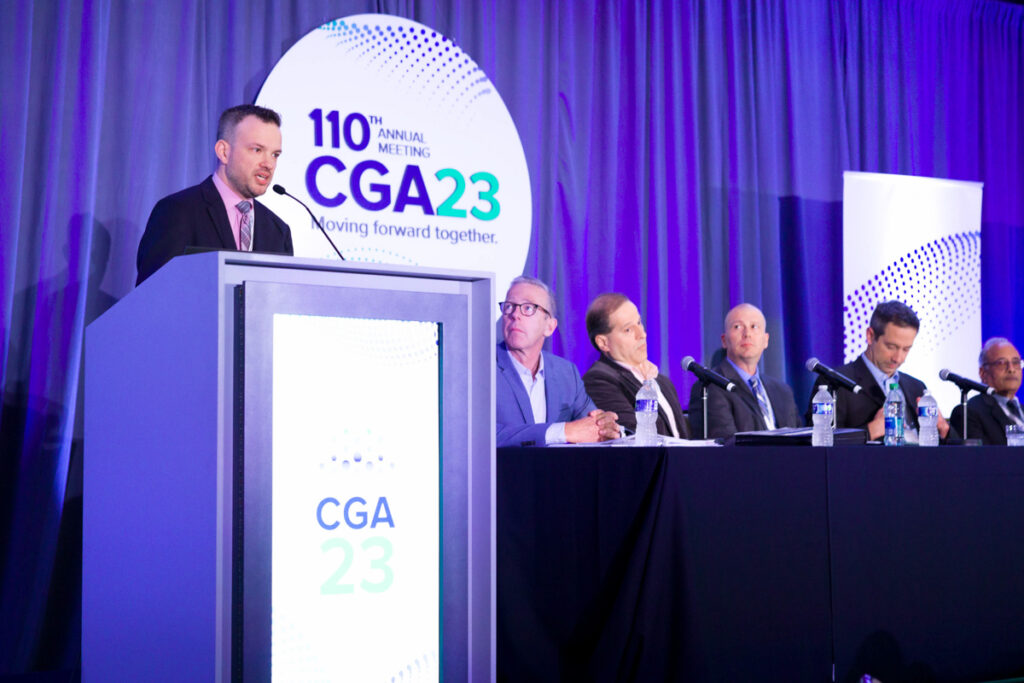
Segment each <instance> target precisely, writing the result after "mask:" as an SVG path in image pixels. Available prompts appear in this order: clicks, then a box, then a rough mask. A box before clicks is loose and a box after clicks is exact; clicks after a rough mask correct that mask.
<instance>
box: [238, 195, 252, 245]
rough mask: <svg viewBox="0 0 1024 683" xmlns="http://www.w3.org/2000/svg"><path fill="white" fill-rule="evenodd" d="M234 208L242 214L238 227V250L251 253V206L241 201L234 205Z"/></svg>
mask: <svg viewBox="0 0 1024 683" xmlns="http://www.w3.org/2000/svg"><path fill="white" fill-rule="evenodd" d="M235 208H237V209H238V210H239V211H241V212H242V223H241V224H240V225H239V226H238V248H239V249H241V250H242V251H252V213H250V212H251V211H252V204H250V203H249V202H247V201H241V202H238V203H237V204H235Z"/></svg>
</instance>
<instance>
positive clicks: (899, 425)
mask: <svg viewBox="0 0 1024 683" xmlns="http://www.w3.org/2000/svg"><path fill="white" fill-rule="evenodd" d="M885 433H886V434H893V435H895V436H903V417H902V416H900V417H897V416H895V415H886V416H885Z"/></svg>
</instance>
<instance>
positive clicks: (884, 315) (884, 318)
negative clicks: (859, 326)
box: [870, 301, 921, 339]
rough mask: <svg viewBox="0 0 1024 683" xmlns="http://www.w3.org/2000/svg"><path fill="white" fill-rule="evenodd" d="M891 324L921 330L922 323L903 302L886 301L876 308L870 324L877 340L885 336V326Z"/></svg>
mask: <svg viewBox="0 0 1024 683" xmlns="http://www.w3.org/2000/svg"><path fill="white" fill-rule="evenodd" d="M889 323H892V324H893V325H896V326H897V327H913V328H914V329H915V330H920V329H921V321H920V320H918V319H917V313H914V311H913V310H911V308H910V306H908V305H906V304H905V303H903V302H902V301H884V302H882V303H880V304H878V305H877V306H875V310H874V312H873V313H872V314H871V323H870V324H871V331H872V332H874V333H875V339H878V338H879V337H881V336H882V335H884V334H885V326H886V325H888V324H889Z"/></svg>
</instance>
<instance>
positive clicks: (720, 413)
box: [690, 304, 803, 439]
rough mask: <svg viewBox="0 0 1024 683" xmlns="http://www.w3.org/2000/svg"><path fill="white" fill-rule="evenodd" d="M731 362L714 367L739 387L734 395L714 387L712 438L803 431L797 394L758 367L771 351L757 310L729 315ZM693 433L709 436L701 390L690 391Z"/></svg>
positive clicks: (726, 339) (743, 308)
mask: <svg viewBox="0 0 1024 683" xmlns="http://www.w3.org/2000/svg"><path fill="white" fill-rule="evenodd" d="M722 346H723V347H724V348H725V360H724V361H722V362H721V363H719V364H718V366H717V367H715V368H714V370H715V372H717V373H719V374H720V375H724V376H725V377H728V378H729V379H731V380H732V381H733V382H734V383H735V384H736V390H735V391H732V392H729V391H725V390H724V389H722V388H720V387H717V386H714V385H711V386H709V387H708V438H709V439H723V438H728V437H730V436H732V435H733V434H735V433H736V432H753V431H761V430H765V429H781V428H783V427H801V426H803V420H802V419H801V417H800V411H799V410H797V407H796V401H795V400H794V399H793V390H792V389H790V388H789V386H788V385H787V384H786V383H785V382H783V381H781V380H778V379H775V378H774V377H769V376H768V375H766V374H765V373H763V372H760V371H759V370H758V368H757V365H758V363H759V362H760V361H761V356H762V355H763V354H764V350H765V349H766V348H768V332H767V331H766V330H765V319H764V314H763V313H762V312H761V311H760V309H758V308H757V307H756V306H752V305H751V304H740V305H738V306H736V307H734V308H733V309H732V310H730V311H729V313H728V314H726V316H725V332H724V333H723V334H722ZM690 432H691V433H692V434H693V435H694V438H698V439H699V438H703V436H704V410H703V401H702V391H701V385H700V384H699V383H698V384H695V385H694V386H693V389H692V390H691V392H690Z"/></svg>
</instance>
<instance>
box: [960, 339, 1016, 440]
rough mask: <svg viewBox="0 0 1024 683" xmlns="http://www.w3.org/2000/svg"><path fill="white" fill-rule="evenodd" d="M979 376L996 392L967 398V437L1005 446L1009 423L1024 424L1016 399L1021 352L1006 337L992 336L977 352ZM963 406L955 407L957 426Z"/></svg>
mask: <svg viewBox="0 0 1024 683" xmlns="http://www.w3.org/2000/svg"><path fill="white" fill-rule="evenodd" d="M978 365H979V366H980V367H979V368H978V376H979V377H981V381H982V382H984V383H985V384H986V385H988V386H990V387H992V388H993V389H995V390H996V391H995V394H993V395H991V396H990V395H988V394H978V395H977V396H975V397H974V398H972V399H971V400H969V401H968V402H967V438H970V439H981V442H982V443H983V444H985V445H986V446H1005V445H1006V427H1007V426H1008V425H1012V424H1016V425H1021V426H1024V414H1022V412H1021V407H1020V402H1019V401H1018V400H1017V390H1018V389H1020V381H1021V359H1020V353H1019V352H1018V351H1017V349H1016V348H1015V347H1014V346H1013V344H1011V343H1010V340H1009V339H1006V338H1004V337H993V338H992V339H989V340H988V341H987V342H985V345H984V346H983V347H982V348H981V355H979V356H978ZM963 419H964V414H963V406H959V405H958V406H957V407H956V408H954V409H953V414H952V415H950V416H949V421H950V422H951V423H952V424H953V425H954V426H960V425H962V424H963Z"/></svg>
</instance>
